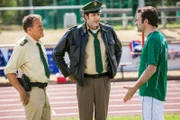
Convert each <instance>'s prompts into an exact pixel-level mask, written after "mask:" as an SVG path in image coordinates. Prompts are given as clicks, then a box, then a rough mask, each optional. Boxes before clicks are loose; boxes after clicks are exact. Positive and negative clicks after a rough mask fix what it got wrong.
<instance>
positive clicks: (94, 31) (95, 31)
mask: <svg viewBox="0 0 180 120" xmlns="http://www.w3.org/2000/svg"><path fill="white" fill-rule="evenodd" d="M86 27H87V30H90V31H92V32H93V33H97V31H98V30H99V29H100V26H99V27H98V28H97V29H96V30H92V29H90V28H89V26H88V25H87V24H86Z"/></svg>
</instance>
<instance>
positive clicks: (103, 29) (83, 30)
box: [78, 22, 108, 36]
mask: <svg viewBox="0 0 180 120" xmlns="http://www.w3.org/2000/svg"><path fill="white" fill-rule="evenodd" d="M78 28H82V32H81V35H82V36H83V35H84V34H87V33H88V31H87V26H86V22H84V23H83V24H81V25H78ZM100 29H101V30H102V32H108V30H107V29H106V28H105V26H104V25H103V24H102V23H100Z"/></svg>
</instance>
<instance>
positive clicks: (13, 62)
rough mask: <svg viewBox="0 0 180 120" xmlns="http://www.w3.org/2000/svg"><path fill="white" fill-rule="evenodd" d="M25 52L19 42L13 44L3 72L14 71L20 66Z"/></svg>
mask: <svg viewBox="0 0 180 120" xmlns="http://www.w3.org/2000/svg"><path fill="white" fill-rule="evenodd" d="M25 53H26V49H25V47H21V46H20V45H19V44H16V45H15V47H14V50H13V53H12V55H11V58H10V60H9V62H8V64H7V66H6V69H5V71H4V72H5V74H7V73H16V71H17V69H18V68H20V66H21V65H22V64H23V62H24V58H25V55H26V54H25Z"/></svg>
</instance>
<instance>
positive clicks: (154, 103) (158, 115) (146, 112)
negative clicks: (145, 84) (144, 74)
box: [141, 97, 164, 120]
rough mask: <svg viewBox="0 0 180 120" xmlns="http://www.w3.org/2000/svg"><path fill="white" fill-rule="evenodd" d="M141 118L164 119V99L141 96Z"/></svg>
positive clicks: (149, 119) (145, 119)
mask: <svg viewBox="0 0 180 120" xmlns="http://www.w3.org/2000/svg"><path fill="white" fill-rule="evenodd" d="M141 105H142V106H141V107H142V118H143V120H164V115H163V112H164V101H160V100H157V99H155V98H152V97H141Z"/></svg>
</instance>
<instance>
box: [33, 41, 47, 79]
mask: <svg viewBox="0 0 180 120" xmlns="http://www.w3.org/2000/svg"><path fill="white" fill-rule="evenodd" d="M36 45H37V46H38V48H39V53H40V57H41V60H42V62H43V65H44V69H45V74H46V76H47V77H48V78H49V76H50V71H49V67H48V64H47V61H46V59H45V57H44V54H43V51H42V48H41V44H39V43H36Z"/></svg>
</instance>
